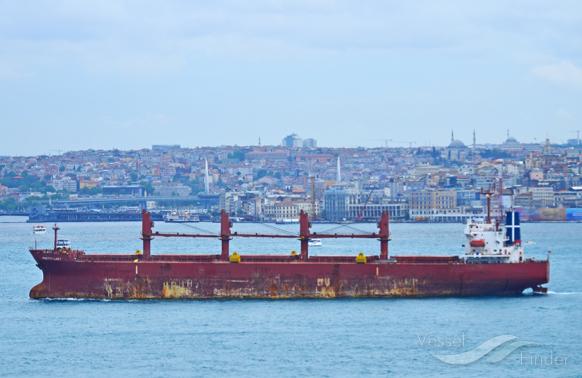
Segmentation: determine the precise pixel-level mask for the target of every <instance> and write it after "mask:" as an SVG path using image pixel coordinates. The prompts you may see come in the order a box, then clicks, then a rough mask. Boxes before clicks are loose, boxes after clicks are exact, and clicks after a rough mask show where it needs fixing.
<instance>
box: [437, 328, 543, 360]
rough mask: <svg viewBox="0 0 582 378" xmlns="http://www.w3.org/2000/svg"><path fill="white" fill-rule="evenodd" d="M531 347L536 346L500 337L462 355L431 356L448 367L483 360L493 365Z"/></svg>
mask: <svg viewBox="0 0 582 378" xmlns="http://www.w3.org/2000/svg"><path fill="white" fill-rule="evenodd" d="M531 345H537V344H536V343H532V342H529V341H521V340H518V338H517V337H515V336H512V335H501V336H496V337H493V338H491V339H489V340H487V341H485V342H483V343H482V344H480V345H478V346H476V347H475V348H473V349H471V350H468V351H466V352H463V353H457V354H433V356H434V357H436V358H438V359H439V360H441V361H442V362H444V363H447V364H450V365H468V364H471V363H473V362H476V361H479V360H481V359H483V358H484V359H485V361H487V362H490V363H495V362H499V361H502V360H504V359H505V358H506V357H507V356H509V355H510V354H511V353H513V352H514V351H515V350H517V349H519V348H521V347H524V346H531Z"/></svg>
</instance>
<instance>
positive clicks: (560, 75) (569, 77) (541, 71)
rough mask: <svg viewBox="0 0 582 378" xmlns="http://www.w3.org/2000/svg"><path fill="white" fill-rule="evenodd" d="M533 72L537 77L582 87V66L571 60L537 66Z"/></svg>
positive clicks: (559, 83)
mask: <svg viewBox="0 0 582 378" xmlns="http://www.w3.org/2000/svg"><path fill="white" fill-rule="evenodd" d="M532 72H533V74H534V75H536V76H537V77H539V78H541V79H543V80H547V81H549V82H551V83H554V84H558V85H565V86H569V87H575V88H582V67H579V66H577V65H576V64H574V63H573V62H571V61H561V62H559V63H554V64H548V65H545V66H539V67H535V68H534V69H533V70H532Z"/></svg>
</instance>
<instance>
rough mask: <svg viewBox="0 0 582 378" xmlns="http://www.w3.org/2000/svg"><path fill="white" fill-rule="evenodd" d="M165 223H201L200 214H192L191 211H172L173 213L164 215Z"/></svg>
mask: <svg viewBox="0 0 582 378" xmlns="http://www.w3.org/2000/svg"><path fill="white" fill-rule="evenodd" d="M164 222H167V223H197V222H200V217H199V216H198V214H196V213H193V212H190V211H189V210H184V211H177V210H176V211H172V212H171V213H168V214H165V215H164Z"/></svg>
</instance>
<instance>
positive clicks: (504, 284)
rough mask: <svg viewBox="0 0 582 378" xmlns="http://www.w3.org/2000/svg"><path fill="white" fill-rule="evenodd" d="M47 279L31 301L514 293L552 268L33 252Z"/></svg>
mask: <svg viewBox="0 0 582 378" xmlns="http://www.w3.org/2000/svg"><path fill="white" fill-rule="evenodd" d="M31 253H32V255H33V256H34V258H35V260H36V261H37V263H38V266H39V268H40V269H41V270H42V271H43V275H44V278H43V281H42V282H41V283H40V284H38V285H36V286H35V287H34V288H32V290H31V291H30V297H31V298H102V299H108V298H109V299H165V298H188V299H196V298H333V297H429V296H481V295H515V294H519V293H521V292H523V291H524V290H525V289H528V288H532V289H534V290H535V289H537V288H539V286H540V285H542V284H544V283H547V282H548V280H549V262H548V261H532V260H528V261H525V262H522V263H515V264H508V263H499V264H467V263H464V262H463V260H460V259H459V258H457V257H413V256H408V257H404V256H400V257H398V256H397V257H395V258H392V259H390V260H382V259H380V258H378V257H377V256H372V257H368V261H367V263H365V264H358V263H356V261H355V258H353V257H309V258H308V260H307V261H302V260H298V259H296V258H294V257H291V256H266V255H265V256H243V258H242V261H241V262H240V263H230V262H228V261H224V260H221V259H220V256H218V255H217V256H215V255H204V256H200V255H197V256H193V255H171V256H168V255H157V256H152V257H151V258H150V259H142V258H136V256H133V255H86V254H84V253H82V252H69V253H67V254H63V253H59V252H53V251H51V250H33V251H31Z"/></svg>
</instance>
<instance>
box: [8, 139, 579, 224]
mask: <svg viewBox="0 0 582 378" xmlns="http://www.w3.org/2000/svg"><path fill="white" fill-rule="evenodd" d="M581 157H582V145H581V144H580V142H579V140H578V139H576V140H569V141H568V142H567V143H562V144H556V143H551V142H550V141H549V140H546V141H545V142H544V143H520V142H519V141H518V140H516V139H515V138H512V137H510V136H509V135H508V136H507V139H506V140H505V141H502V142H501V143H499V144H478V143H477V142H476V138H475V137H474V138H473V141H472V143H471V144H469V145H466V144H465V143H463V142H462V141H460V140H457V139H455V138H454V135H451V142H450V144H449V145H448V146H445V147H433V146H430V147H408V148H404V147H398V148H389V147H384V148H329V147H318V144H317V141H316V140H315V139H312V138H307V139H301V138H300V137H299V136H298V135H296V134H292V135H289V136H287V137H285V138H284V139H283V141H282V143H281V145H280V146H260V145H258V146H221V147H199V148H186V147H181V146H179V145H154V146H152V148H151V149H142V150H134V151H120V150H109V151H105V150H88V151H74V152H67V153H64V154H62V155H51V156H49V155H41V156H2V157H0V211H1V212H2V213H4V214H38V213H41V214H42V213H44V212H47V211H69V212H71V211H76V212H80V211H84V212H91V211H92V212H99V211H137V210H139V208H142V207H148V208H149V209H152V210H157V211H162V212H164V211H176V210H178V211H179V210H180V209H188V210H190V211H193V212H197V213H199V214H200V215H202V216H203V217H202V219H204V217H206V219H212V218H213V217H214V216H215V215H216V214H217V213H218V212H219V210H220V209H226V210H227V211H228V212H229V213H230V214H231V215H232V216H233V217H236V218H238V219H241V220H243V219H246V220H253V221H292V220H294V219H296V218H297V216H298V214H299V212H300V211H302V210H303V211H306V212H307V213H309V214H310V215H311V217H312V218H313V219H316V220H320V221H330V222H339V221H371V220H376V219H377V218H378V217H379V215H380V214H381V213H382V212H383V211H388V212H389V213H390V215H391V217H392V219H393V220H395V221H398V220H400V221H426V222H462V221H465V220H466V219H467V218H469V217H473V216H481V215H482V214H483V211H484V195H483V191H485V190H495V191H498V192H503V194H504V195H503V196H502V197H501V198H502V199H501V200H500V201H502V202H503V206H505V207H507V206H513V207H516V208H518V209H519V211H521V212H522V214H523V217H524V218H525V219H526V220H582V210H579V209H580V208H582V174H581V173H582V172H581V166H582V164H581Z"/></svg>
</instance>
